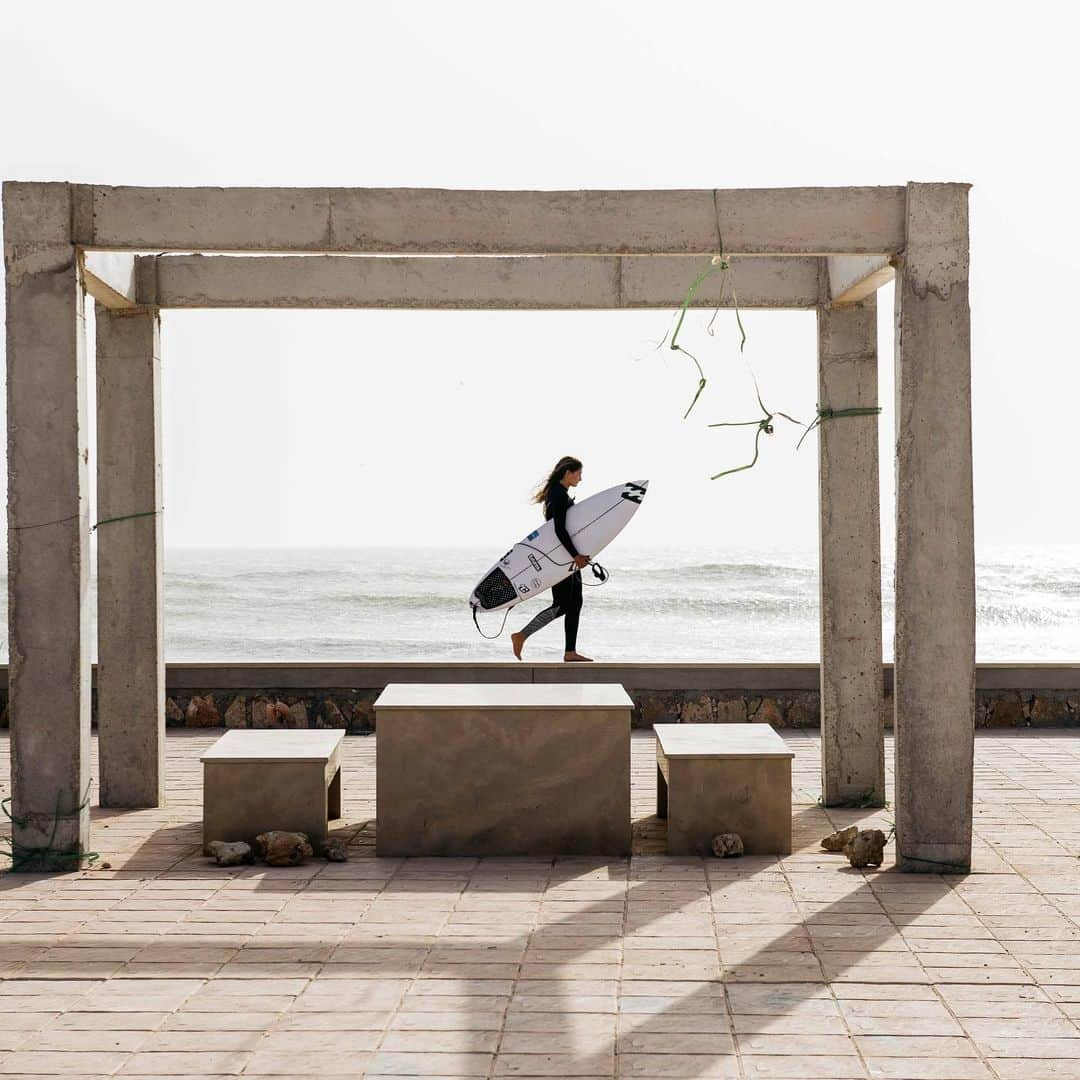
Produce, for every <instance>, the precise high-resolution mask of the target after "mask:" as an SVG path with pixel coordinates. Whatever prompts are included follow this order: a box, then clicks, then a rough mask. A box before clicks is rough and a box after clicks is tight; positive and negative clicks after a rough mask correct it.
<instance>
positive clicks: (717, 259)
mask: <svg viewBox="0 0 1080 1080" xmlns="http://www.w3.org/2000/svg"><path fill="white" fill-rule="evenodd" d="M717 271H719V272H720V292H719V294H718V296H717V305H716V310H715V311H714V312H713V313H712V318H711V319H710V320H709V325H708V326H707V327H706V329H707V330H708V332H709V336H710V337H712V336H713V329H712V325H713V322H714V320H715V319H716V316H717V313H718V312H719V311H720V301H722V300H723V297H724V283H725V282H726V281H727V276H728V274H729V273H730V272H731V260H730V259H729V258H728V257H727V256H726V255H725V254H724V253H723V247H722V246H721V252H720V254H719V255H714V256H713V257H712V258H711V259H710V260H709V265H708V266H706V267H705V269H704V270H702V272H701V273H700V274H698V276H697V277H696V278H694V282H693V284H692V285H691V286H690V288H689V290H688V291H687V293H686V297H685V298H684V300H683V302H682V304H681V305H680V306H679V313H678V316H677V317H676V319H675V329H674V330H673V331H672V334H671V344H670V345H669V346H668V348H670V349H671V350H672V352H680V353H682V354H683V355H684V356H689V357H690V359H691V360H693V361H694V366H695V367H696V368H697V373H698V385H697V390H696V391H695V393H694V397H693V399H692V400H691V402H690V404H689V405H688V406H687V409H686V412H684V413H683V419H684V420H685V419H686V418H687V417H688V416H689V415H690V413H691V411H692V410H693V408H694V406H695V405H696V404H697V403H698V398H700V397H701V392H702V391H703V390H704V389H705V383H706V379H705V371H704V370H703V368H702V366H701V362H700V361H699V360H698V358H697V357H696V356H695V355H694V354H693V353H692V352H691V351H690V350H689V349H685V348H683V346H682V345H680V344H679V331H680V330H682V325H683V320H684V319H685V318H686V312H687V311H688V310H689V308H690V303H691V301H692V300H693V299H694V295H695V293H697V291H698V288H699V286H700V285H701V283H702V282H703V281H704V280H705V279H706V278H708V277H711V276H712V275H713V274H715V273H716V272H717ZM731 297H732V300H733V302H734V304H735V321H736V322H737V323H738V324H739V333H740V334H741V335H742V340H741V341H740V342H739V352H742V351H743V348H744V347H745V345H746V329H745V328H744V327H743V323H742V316H741V315H740V314H739V300H738V297H737V296H736V295H735V289H734V287H732V290H731ZM660 344H661V345H663V341H661V342H660Z"/></svg>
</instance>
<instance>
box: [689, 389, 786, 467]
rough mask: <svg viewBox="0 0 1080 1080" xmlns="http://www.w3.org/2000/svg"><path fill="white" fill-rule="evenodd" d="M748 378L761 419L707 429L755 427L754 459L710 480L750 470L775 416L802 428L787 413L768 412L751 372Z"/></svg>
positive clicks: (740, 421) (718, 425) (726, 423)
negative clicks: (750, 380) (752, 385)
mask: <svg viewBox="0 0 1080 1080" xmlns="http://www.w3.org/2000/svg"><path fill="white" fill-rule="evenodd" d="M750 378H751V379H753V380H754V393H755V394H756V395H757V402H758V406H759V407H760V409H761V414H762V419H760V420H732V421H724V422H723V423H719V424H709V427H711V428H714V427H755V426H756V427H757V431H756V432H755V433H754V457H753V459H752V460H751V461H749V462H747V464H745V465H739V466H737V467H736V468H734V469H724V470H723V472H718V473H716V474H715V475H714V476H710V477H709V479H710V480H719V479H720V477H722V476H731V474H732V473H737V472H744V471H745V470H746V469H752V468H753V467H754V466H755V465H756V464H757V462H758V456H759V454H760V453H761V436H762V435H771V434H772V433H773V431H774V428H773V420H774V419H775V418H776V417H777V416H782V417H783V418H784V419H785V420H788V421H790V422H791V423H792V424H795V425H797V426H799V427H801V426H802V422H801V421H799V420H796V419H795V417H793V416H788V414H787V413H784V412H780V411H779V410H777V411H776V412H770V411H769V410H768V409H767V408H765V402H764V401H762V400H761V388H760V387H759V386H758V381H757V378H756V377H755V375H754V373H753V371H751V372H750Z"/></svg>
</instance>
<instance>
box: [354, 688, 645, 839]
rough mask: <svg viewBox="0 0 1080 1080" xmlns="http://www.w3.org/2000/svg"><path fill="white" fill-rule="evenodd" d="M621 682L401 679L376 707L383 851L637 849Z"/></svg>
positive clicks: (628, 705) (627, 708) (628, 706)
mask: <svg viewBox="0 0 1080 1080" xmlns="http://www.w3.org/2000/svg"><path fill="white" fill-rule="evenodd" d="M632 709H633V702H632V701H631V700H630V697H629V695H628V694H627V693H626V691H625V690H624V689H623V688H622V687H621V686H618V685H607V684H595V683H594V684H591V685H541V684H532V683H523V684H517V685H505V684H495V685H491V684H488V685H484V684H475V685H470V684H427V685H412V684H406V683H391V684H390V685H389V686H387V687H386V689H385V690H384V691H383V692H382V693H381V694H380V695H379V697H378V700H376V702H375V717H376V744H375V746H376V748H375V761H376V766H375V790H376V817H377V827H376V832H375V851H376V853H377V854H379V855H628V854H629V853H630V714H631V711H632Z"/></svg>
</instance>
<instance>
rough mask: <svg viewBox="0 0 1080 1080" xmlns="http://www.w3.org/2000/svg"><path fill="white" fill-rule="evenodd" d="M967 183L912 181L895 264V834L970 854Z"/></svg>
mask: <svg viewBox="0 0 1080 1080" xmlns="http://www.w3.org/2000/svg"><path fill="white" fill-rule="evenodd" d="M967 193H968V186H967V185H966V184H909V185H908V190H907V246H906V249H905V252H904V256H903V257H902V259H901V260H900V262H899V264H898V266H897V272H896V382H897V405H896V669H895V670H896V689H895V701H896V727H895V733H896V846H897V865H898V866H899V867H900V869H902V870H921V871H930V872H941V871H950V870H951V871H964V870H967V869H969V868H970V865H971V800H972V786H973V776H974V730H975V550H974V549H975V543H974V522H973V518H974V514H973V506H972V479H971V312H970V308H969V305H968V211H967V205H968V196H967Z"/></svg>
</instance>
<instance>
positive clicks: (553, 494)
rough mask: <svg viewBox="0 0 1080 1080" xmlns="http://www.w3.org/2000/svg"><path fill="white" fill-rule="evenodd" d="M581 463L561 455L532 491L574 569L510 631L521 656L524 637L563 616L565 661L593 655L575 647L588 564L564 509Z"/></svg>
mask: <svg viewBox="0 0 1080 1080" xmlns="http://www.w3.org/2000/svg"><path fill="white" fill-rule="evenodd" d="M582 469H583V467H582V464H581V462H580V461H578V459H577V458H574V457H564V458H561V459H560V460H559V463H558V464H557V465H556V466H555V468H554V469H552V470H551V475H550V476H548V478H547V480H545V481H544V483H543V484H542V485H541V487H540V488H539V489H538V490H537V491H536V493H535V494H534V495H533V498H532V501H533V502H535V503H543V504H544V518H545V519H546V520H547V521H550V522H551V523H552V524H553V525H554V526H555V535H556V536H557V537H558V538H559V543H560V544H562V546H563V547H564V548H565V549H566V551H567V553H568V554H569V555H570V558H571V559H573V562H574V572H573V573H572V574H571V575H570V576H569V577H567V578H564V579H563V580H562V581H559V582H557V583H556V584H555V585H553V586H552V587H551V598H552V602H551V605H550V606H549V607H546V608H544V610H543V611H541V612H540V613H539V614H537V615H535V616H534V617H533V619H532V620H531V621H530V622H529V623H528V624H527V625H525V626H524V627H522V628H521V629H520V630H519V631H518V632H517V633H516V634H511V635H510V643H511V645H512V646H513V649H514V655H515V656H516V657H517V658H518V659H519V660H520V659H521V649H522V646H523V645H524V644H525V641H526V639H527V638H529V637H531V636H532V635H533V634H535V633H536V631H537V630H540V629H542V628H543V627H545V626H547V624H548V623H550V622H554V621H555V620H556V619H558V618H560V617H561V618H564V619H565V622H564V623H563V629H564V631H565V633H566V651H565V652H564V653H563V660H565V661H567V662H568V663H578V664H580V663H591V662H592V658H591V657H589V656H582V655H581V653H579V652H578V651H577V632H578V621H579V619H580V616H581V604H582V589H581V570H582V567H585V566H588V565H589V557H588V556H587V555H582V554H581V553H580V552H579V551H578V550H577V548H575V547H574V543H573V541H572V540H571V539H570V534H569V532H567V530H566V512H567V510H569V509H570V507H571V506H573V505H574V500H573V499H572V498H571V497H570V488H572V487H577V485H578V484H580V483H581V473H582Z"/></svg>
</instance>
